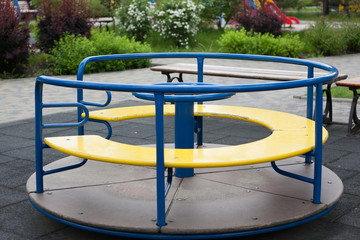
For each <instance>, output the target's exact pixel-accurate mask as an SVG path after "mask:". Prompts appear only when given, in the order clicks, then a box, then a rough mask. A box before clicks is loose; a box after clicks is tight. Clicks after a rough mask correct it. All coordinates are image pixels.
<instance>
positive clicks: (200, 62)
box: [197, 57, 204, 82]
mask: <svg viewBox="0 0 360 240" xmlns="http://www.w3.org/2000/svg"><path fill="white" fill-rule="evenodd" d="M197 67H198V74H197V76H198V79H197V81H198V82H204V58H203V57H198V58H197Z"/></svg>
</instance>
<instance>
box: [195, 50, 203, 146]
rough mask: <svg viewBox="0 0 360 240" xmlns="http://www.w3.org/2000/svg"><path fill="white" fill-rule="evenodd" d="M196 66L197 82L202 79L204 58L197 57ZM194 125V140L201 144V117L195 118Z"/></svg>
mask: <svg viewBox="0 0 360 240" xmlns="http://www.w3.org/2000/svg"><path fill="white" fill-rule="evenodd" d="M197 66H198V82H203V81H204V58H200V57H199V58H197ZM198 104H202V102H198ZM196 121H197V123H196V125H197V126H198V129H197V130H198V131H197V136H196V138H197V139H196V142H197V145H198V146H201V145H203V132H204V131H203V117H201V116H199V117H197V118H196Z"/></svg>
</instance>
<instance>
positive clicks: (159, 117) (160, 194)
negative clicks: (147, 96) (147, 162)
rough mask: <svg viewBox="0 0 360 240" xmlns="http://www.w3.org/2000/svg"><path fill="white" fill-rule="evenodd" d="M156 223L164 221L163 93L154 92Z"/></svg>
mask: <svg viewBox="0 0 360 240" xmlns="http://www.w3.org/2000/svg"><path fill="white" fill-rule="evenodd" d="M155 108H156V109H155V113H156V115H155V125H156V126H155V128H156V193H157V194H156V195H157V199H156V201H157V225H158V226H159V227H163V226H165V225H166V221H165V184H164V172H165V157H164V94H162V93H155Z"/></svg>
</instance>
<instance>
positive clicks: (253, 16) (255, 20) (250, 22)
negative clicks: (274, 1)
mask: <svg viewBox="0 0 360 240" xmlns="http://www.w3.org/2000/svg"><path fill="white" fill-rule="evenodd" d="M259 3H260V6H259V7H258V9H257V10H254V8H253V7H252V6H249V5H248V4H246V2H245V1H244V2H243V6H242V7H240V8H238V12H237V13H236V15H235V21H237V22H238V23H240V25H241V26H242V27H244V28H245V29H246V30H247V31H250V30H252V31H254V32H259V33H271V34H273V35H274V36H279V35H281V26H282V24H283V21H282V20H281V19H280V18H279V17H278V16H276V15H275V14H274V13H273V12H272V11H271V10H270V9H269V8H268V7H267V6H266V2H265V0H260V1H259Z"/></svg>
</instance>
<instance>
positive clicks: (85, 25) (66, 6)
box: [37, 0, 93, 51]
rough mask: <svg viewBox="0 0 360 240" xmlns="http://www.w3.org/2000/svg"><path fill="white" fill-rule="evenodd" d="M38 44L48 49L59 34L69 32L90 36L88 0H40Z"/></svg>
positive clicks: (59, 36) (90, 13) (41, 47)
mask: <svg viewBox="0 0 360 240" xmlns="http://www.w3.org/2000/svg"><path fill="white" fill-rule="evenodd" d="M38 8H39V17H40V21H39V23H38V29H39V32H38V37H37V40H38V46H39V48H40V49H42V50H45V51H49V50H50V49H51V48H52V47H53V46H54V44H55V41H58V40H59V39H60V38H61V36H62V35H63V34H64V33H65V32H68V33H69V34H74V35H76V36H77V35H81V36H85V37H90V36H91V35H90V31H91V27H92V25H93V21H91V18H92V17H93V16H92V13H93V11H92V10H91V6H90V1H88V0H62V1H53V0H42V1H41V3H40V4H39V5H38Z"/></svg>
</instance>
